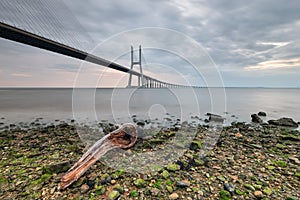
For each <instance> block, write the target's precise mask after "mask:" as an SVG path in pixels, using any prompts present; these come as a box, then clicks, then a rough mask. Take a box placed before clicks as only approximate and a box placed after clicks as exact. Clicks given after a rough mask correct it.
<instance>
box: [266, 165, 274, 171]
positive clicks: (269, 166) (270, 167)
mask: <svg viewBox="0 0 300 200" xmlns="http://www.w3.org/2000/svg"><path fill="white" fill-rule="evenodd" d="M267 168H268V169H269V170H273V169H275V166H273V165H268V166H267Z"/></svg>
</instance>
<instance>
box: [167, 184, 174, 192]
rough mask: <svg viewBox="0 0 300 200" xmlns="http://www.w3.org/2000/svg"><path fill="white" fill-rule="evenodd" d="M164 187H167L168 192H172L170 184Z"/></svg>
mask: <svg viewBox="0 0 300 200" xmlns="http://www.w3.org/2000/svg"><path fill="white" fill-rule="evenodd" d="M166 188H167V190H168V192H170V193H171V192H173V187H172V186H170V185H167V186H166Z"/></svg>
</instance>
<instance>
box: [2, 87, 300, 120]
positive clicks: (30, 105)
mask: <svg viewBox="0 0 300 200" xmlns="http://www.w3.org/2000/svg"><path fill="white" fill-rule="evenodd" d="M299 99H300V89H263V88H226V89H221V88H210V89H208V88H198V89H0V118H1V117H2V119H1V120H0V121H2V122H3V121H4V122H21V121H24V122H29V121H32V120H34V119H35V118H37V117H42V118H43V119H44V120H45V121H52V120H55V119H60V120H68V119H76V120H78V121H83V122H87V121H89V122H95V121H100V120H109V121H113V122H117V123H121V122H129V121H131V116H132V115H137V117H138V118H143V119H151V120H154V119H156V120H161V119H162V118H164V117H166V113H168V114H167V116H169V117H170V118H176V119H177V118H179V119H181V120H195V118H194V116H198V117H199V118H201V119H205V118H207V117H206V116H205V114H206V113H207V112H212V113H216V114H220V115H223V116H224V117H226V122H227V123H230V122H232V121H250V114H251V113H257V112H258V111H265V112H266V113H267V118H266V119H265V120H268V119H277V118H280V117H291V118H293V119H294V120H295V121H300V109H299V108H300V101H299ZM3 118H5V119H3Z"/></svg>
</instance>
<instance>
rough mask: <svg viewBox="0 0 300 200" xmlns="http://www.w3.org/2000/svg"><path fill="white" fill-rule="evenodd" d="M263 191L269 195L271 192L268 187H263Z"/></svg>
mask: <svg viewBox="0 0 300 200" xmlns="http://www.w3.org/2000/svg"><path fill="white" fill-rule="evenodd" d="M263 193H264V194H266V195H268V196H269V195H271V194H272V190H271V189H270V188H265V189H264V190H263Z"/></svg>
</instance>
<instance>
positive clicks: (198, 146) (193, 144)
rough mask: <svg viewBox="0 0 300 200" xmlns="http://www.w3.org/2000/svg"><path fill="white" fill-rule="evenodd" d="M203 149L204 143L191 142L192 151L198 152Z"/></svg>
mask: <svg viewBox="0 0 300 200" xmlns="http://www.w3.org/2000/svg"><path fill="white" fill-rule="evenodd" d="M201 147H202V142H201V141H197V140H194V141H192V142H191V145H190V150H197V149H200V148H201Z"/></svg>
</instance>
